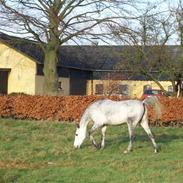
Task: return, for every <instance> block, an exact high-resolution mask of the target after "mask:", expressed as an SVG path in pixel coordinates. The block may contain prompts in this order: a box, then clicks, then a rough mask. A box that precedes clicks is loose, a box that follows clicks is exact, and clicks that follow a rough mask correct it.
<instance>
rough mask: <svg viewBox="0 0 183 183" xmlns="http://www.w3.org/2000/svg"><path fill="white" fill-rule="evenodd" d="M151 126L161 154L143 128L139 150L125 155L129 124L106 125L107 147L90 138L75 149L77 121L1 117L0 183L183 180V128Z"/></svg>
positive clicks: (163, 182)
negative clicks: (91, 140) (155, 149)
mask: <svg viewBox="0 0 183 183" xmlns="http://www.w3.org/2000/svg"><path fill="white" fill-rule="evenodd" d="M152 131H153V132H154V134H155V135H156V140H157V143H158V145H159V146H160V147H161V151H160V153H158V154H154V153H153V148H152V145H151V142H150V141H149V139H148V137H147V135H146V134H145V132H144V131H143V130H142V129H141V128H140V127H139V128H137V132H136V141H135V144H134V151H133V152H131V153H129V154H123V151H124V150H125V148H126V147H127V145H128V132H127V127H126V125H124V126H121V127H120V126H113V127H109V128H108V129H107V133H106V147H105V148H104V149H103V150H96V149H95V148H94V147H93V146H92V145H91V144H90V142H89V140H88V139H86V140H85V142H84V144H83V146H82V147H81V149H79V150H74V149H73V140H74V133H75V124H68V123H67V124H66V123H61V122H45V121H20V120H13V119H0V183H1V182H2V183H4V182H5V183H10V182H12V183H47V182H48V183H108V182H109V183H110V182H111V183H123V182H124V183H127V182H128V183H131V182H132V183H137V182H139V183H143V182H144V183H151V182H152V183H156V182H160V183H169V182H170V183H172V182H175V183H182V180H183V128H160V127H154V128H152ZM98 133H99V132H97V133H95V136H97V138H99V136H98V135H97V134H98Z"/></svg>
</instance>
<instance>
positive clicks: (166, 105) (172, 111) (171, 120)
mask: <svg viewBox="0 0 183 183" xmlns="http://www.w3.org/2000/svg"><path fill="white" fill-rule="evenodd" d="M101 98H104V97H99V96H55V97H53V96H28V95H17V96H0V117H13V118H16V119H35V120H59V121H79V119H80V117H81V114H82V113H83V111H84V110H85V108H86V107H87V106H88V105H89V104H90V103H91V102H93V101H95V100H98V99H101ZM111 98H112V99H114V100H124V99H125V98H119V97H117V96H113V97H111ZM160 102H161V104H162V106H163V113H162V117H161V119H160V120H159V121H158V124H159V125H168V124H176V125H177V124H178V125H181V124H183V123H182V121H183V98H166V97H163V98H160ZM152 116H153V110H152V109H151V108H149V119H150V121H151V122H152V121H153V117H152Z"/></svg>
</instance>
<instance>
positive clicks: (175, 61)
mask: <svg viewBox="0 0 183 183" xmlns="http://www.w3.org/2000/svg"><path fill="white" fill-rule="evenodd" d="M129 25H130V23H129ZM109 27H110V29H111V30H112V32H113V33H114V36H115V38H116V39H117V40H118V41H121V43H122V44H123V45H128V46H124V48H123V52H122V54H121V57H122V62H121V63H120V66H121V67H122V68H123V69H124V68H126V69H128V70H130V71H131V72H133V73H134V74H141V75H144V76H146V77H147V78H148V79H150V80H153V81H154V82H155V83H156V84H157V85H158V86H159V87H160V89H162V90H163V91H164V92H165V93H167V91H166V90H165V89H164V87H163V86H162V84H161V82H160V80H161V79H164V78H168V80H170V81H171V82H172V86H173V91H174V95H176V93H177V83H178V82H179V80H180V74H181V69H182V65H183V63H182V62H181V59H180V55H181V51H180V48H177V47H176V46H168V45H167V44H168V41H169V40H170V38H171V36H172V35H173V34H174V33H175V31H176V30H175V29H174V17H173V14H172V13H170V12H154V6H151V7H148V8H147V9H146V10H145V11H144V12H143V13H142V14H141V15H140V16H139V17H138V18H137V19H136V20H135V22H134V23H133V26H129V27H128V28H127V27H123V26H116V25H114V26H113V25H111V24H110V25H109ZM120 66H119V65H118V66H117V67H118V68H119V67H120Z"/></svg>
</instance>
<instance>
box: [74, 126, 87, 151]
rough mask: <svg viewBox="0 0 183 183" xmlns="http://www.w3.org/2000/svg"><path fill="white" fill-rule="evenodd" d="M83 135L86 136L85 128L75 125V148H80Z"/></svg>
mask: <svg viewBox="0 0 183 183" xmlns="http://www.w3.org/2000/svg"><path fill="white" fill-rule="evenodd" d="M85 137H86V129H85V128H81V127H80V126H79V125H77V128H76V133H75V139H74V147H75V148H80V146H81V144H82V143H83V141H84V139H85Z"/></svg>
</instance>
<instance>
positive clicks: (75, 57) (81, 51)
mask: <svg viewBox="0 0 183 183" xmlns="http://www.w3.org/2000/svg"><path fill="white" fill-rule="evenodd" d="M0 41H1V42H4V43H5V44H8V45H9V46H11V47H13V48H14V49H16V50H18V51H20V52H22V53H24V54H26V55H27V56H29V57H31V58H33V59H34V60H35V61H36V62H37V63H38V64H43V60H44V53H43V51H42V50H41V48H40V47H39V46H38V44H37V42H35V41H30V40H27V39H23V38H17V37H14V36H9V35H7V34H4V33H0ZM168 47H169V49H170V51H171V52H172V54H175V55H180V53H181V49H180V47H179V46H168ZM147 49H149V48H147ZM124 50H125V51H126V50H128V52H130V54H131V55H130V57H131V56H132V55H133V54H134V50H133V47H132V46H93V45H91V46H71V45H68V46H60V49H59V53H58V66H60V67H65V68H76V69H80V70H88V71H114V70H119V69H118V68H117V67H116V65H117V64H118V63H119V62H121V61H122V60H123V59H124V58H123V57H122V56H121V53H122V52H124ZM131 58H133V57H131ZM120 70H122V68H120Z"/></svg>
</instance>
